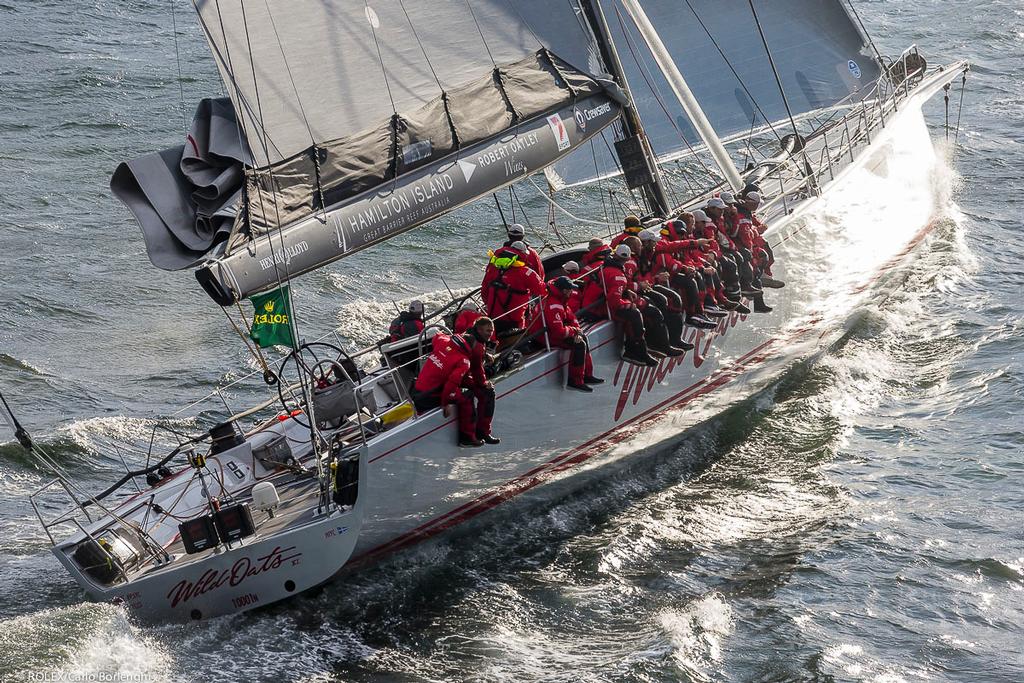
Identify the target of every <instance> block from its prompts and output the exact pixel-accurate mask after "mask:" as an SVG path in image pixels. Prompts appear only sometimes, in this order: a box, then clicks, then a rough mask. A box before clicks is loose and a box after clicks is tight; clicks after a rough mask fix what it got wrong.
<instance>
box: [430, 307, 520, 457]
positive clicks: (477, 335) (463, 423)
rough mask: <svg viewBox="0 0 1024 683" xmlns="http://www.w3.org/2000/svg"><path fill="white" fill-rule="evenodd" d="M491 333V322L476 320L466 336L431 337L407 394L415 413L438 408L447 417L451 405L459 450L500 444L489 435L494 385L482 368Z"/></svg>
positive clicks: (492, 411)
mask: <svg viewBox="0 0 1024 683" xmlns="http://www.w3.org/2000/svg"><path fill="white" fill-rule="evenodd" d="M492 334H494V323H493V322H492V321H491V320H490V318H480V319H478V320H477V321H476V322H475V323H474V324H473V327H472V328H471V329H470V331H469V332H467V333H466V334H452V335H447V334H437V335H434V339H433V342H432V345H433V347H432V348H433V350H432V351H431V353H430V355H429V356H428V357H427V359H426V361H425V362H424V363H423V369H422V370H420V374H419V376H418V377H417V378H416V383H415V385H414V386H413V388H412V391H411V392H410V393H411V395H412V400H413V404H414V405H415V406H416V410H417V412H419V413H424V412H426V411H428V410H433V409H434V408H438V407H440V408H441V410H442V412H443V413H444V416H445V417H450V415H451V406H452V405H453V404H454V405H455V407H456V412H457V416H458V425H459V441H458V444H459V446H460V447H468V448H475V447H478V446H483V445H484V444H485V443H488V444H497V443H500V440H499V439H498V438H497V437H495V436H493V435H492V434H491V421H492V419H493V417H494V385H493V384H491V382H489V381H488V380H487V377H486V376H485V375H484V369H483V359H484V353H485V344H486V342H487V340H488V339H490V338H491V335H492ZM474 403H475V406H474Z"/></svg>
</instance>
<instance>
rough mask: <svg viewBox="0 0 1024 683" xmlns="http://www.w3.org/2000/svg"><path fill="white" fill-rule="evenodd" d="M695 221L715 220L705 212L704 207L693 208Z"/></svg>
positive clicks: (709, 221) (711, 221)
mask: <svg viewBox="0 0 1024 683" xmlns="http://www.w3.org/2000/svg"><path fill="white" fill-rule="evenodd" d="M693 222H694V223H714V221H713V220H711V219H710V218H708V215H707V214H706V213H704V211H703V210H702V209H694V210H693Z"/></svg>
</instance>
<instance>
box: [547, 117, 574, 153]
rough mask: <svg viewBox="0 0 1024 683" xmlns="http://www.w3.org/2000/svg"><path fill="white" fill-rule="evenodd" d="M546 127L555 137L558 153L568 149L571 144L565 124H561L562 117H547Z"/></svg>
mask: <svg viewBox="0 0 1024 683" xmlns="http://www.w3.org/2000/svg"><path fill="white" fill-rule="evenodd" d="M548 127H550V128H551V132H552V134H554V136H555V142H556V143H558V151H559V152H561V151H564V150H567V149H569V146H570V145H571V144H572V143H571V142H570V141H569V131H568V130H566V128H565V124H564V123H562V117H561V116H559V115H558V114H552V115H551V116H549V117H548Z"/></svg>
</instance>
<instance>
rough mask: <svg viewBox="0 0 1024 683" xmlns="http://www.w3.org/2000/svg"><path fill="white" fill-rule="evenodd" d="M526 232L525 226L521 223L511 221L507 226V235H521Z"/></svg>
mask: <svg viewBox="0 0 1024 683" xmlns="http://www.w3.org/2000/svg"><path fill="white" fill-rule="evenodd" d="M525 234H526V228H524V227H523V224H522V223H513V224H512V225H510V226H508V236H509V237H522V236H524V235H525Z"/></svg>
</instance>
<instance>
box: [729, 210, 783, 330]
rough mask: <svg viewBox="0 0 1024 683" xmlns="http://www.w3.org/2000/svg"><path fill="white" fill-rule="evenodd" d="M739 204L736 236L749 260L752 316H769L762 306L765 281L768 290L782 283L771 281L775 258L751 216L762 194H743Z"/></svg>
mask: <svg viewBox="0 0 1024 683" xmlns="http://www.w3.org/2000/svg"><path fill="white" fill-rule="evenodd" d="M742 199H743V201H742V203H741V204H740V205H739V206H737V209H736V210H737V222H736V234H737V237H738V240H739V243H740V245H741V247H742V248H743V249H742V252H743V253H744V256H745V257H747V258H749V261H750V267H751V271H752V277H751V284H752V285H753V287H752V288H751V289H752V291H754V312H755V313H770V312H771V310H772V308H771V306H768V305H767V304H765V302H764V292H763V291H762V288H763V287H765V286H766V285H765V278H766V277H767V282H768V283H769V285H768V286H772V287H783V286H785V283H784V282H782V281H781V280H776V279H774V278H773V277H771V266H772V263H774V262H775V255H774V254H773V253H772V251H771V247H770V246H769V245H768V242H767V241H766V240H765V239H764V237H763V236H762V233H763V232H764V231H765V230H766V229H767V226H765V225H764V224H763V223H762V222H761V221H760V220H759V219H758V217H757V215H756V214H755V213H754V210H755V209H756V208H757V207H758V206H760V204H761V194H760V193H759V192H757V191H749V192H746V193H744V195H743V198H742Z"/></svg>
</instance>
